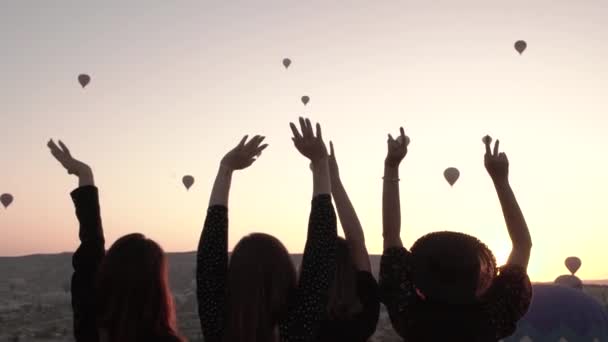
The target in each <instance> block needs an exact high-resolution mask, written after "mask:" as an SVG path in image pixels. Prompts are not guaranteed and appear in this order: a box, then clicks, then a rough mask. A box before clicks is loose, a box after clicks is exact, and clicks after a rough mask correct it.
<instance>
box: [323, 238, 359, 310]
mask: <svg viewBox="0 0 608 342" xmlns="http://www.w3.org/2000/svg"><path fill="white" fill-rule="evenodd" d="M362 309H363V306H362V304H361V301H360V300H359V295H358V293H357V267H356V266H355V263H354V261H353V258H352V253H351V251H350V247H349V246H348V243H347V242H346V240H344V239H343V238H341V237H338V239H337V243H336V273H335V276H334V279H333V282H332V284H331V286H330V288H329V302H328V305H327V314H328V318H329V319H339V320H340V319H347V318H350V317H352V316H353V315H354V314H356V313H359V312H361V310H362Z"/></svg>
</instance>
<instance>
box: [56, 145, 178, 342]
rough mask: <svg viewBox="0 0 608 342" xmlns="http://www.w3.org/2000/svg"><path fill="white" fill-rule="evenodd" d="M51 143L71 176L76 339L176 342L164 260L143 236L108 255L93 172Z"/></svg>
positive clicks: (89, 341)
mask: <svg viewBox="0 0 608 342" xmlns="http://www.w3.org/2000/svg"><path fill="white" fill-rule="evenodd" d="M59 145H60V146H61V148H59V147H58V146H57V145H56V144H55V143H54V142H53V141H52V140H50V141H49V143H48V147H49V148H50V149H51V153H52V154H53V156H54V157H55V158H56V159H57V160H58V161H59V162H60V163H61V165H63V167H65V169H66V170H67V171H68V173H69V174H74V175H76V176H77V177H78V179H79V187H78V188H77V189H76V190H74V191H72V194H71V195H72V200H73V201H74V205H75V207H76V216H77V217H78V221H79V222H80V231H79V234H78V235H79V237H80V246H79V247H78V249H77V250H76V252H75V253H74V255H73V257H72V264H73V266H74V274H73V275H72V285H71V291H72V308H73V310H74V337H75V338H76V341H79V342H80V341H86V342H97V341H99V342H144V341H152V342H179V341H183V339H182V338H181V337H180V336H179V334H178V333H177V329H176V322H175V309H174V306H173V298H172V295H171V292H170V289H169V282H168V276H167V274H168V272H167V271H168V270H167V258H166V256H165V253H164V252H163V250H162V249H161V247H160V246H159V245H158V244H157V243H156V242H154V241H152V240H150V239H147V238H146V237H145V236H143V235H142V234H129V235H125V236H123V237H121V238H120V239H118V240H117V241H116V242H115V243H114V244H113V245H112V247H110V249H109V250H108V252H107V253H106V251H105V240H104V236H103V228H102V225H101V217H100V209H99V197H98V192H97V188H96V187H95V182H94V180H93V171H92V170H91V168H90V167H89V166H88V165H86V164H84V163H82V162H81V161H78V160H76V159H74V158H73V157H72V155H71V154H70V151H69V150H68V148H67V147H66V146H65V145H64V144H63V143H62V142H61V141H59Z"/></svg>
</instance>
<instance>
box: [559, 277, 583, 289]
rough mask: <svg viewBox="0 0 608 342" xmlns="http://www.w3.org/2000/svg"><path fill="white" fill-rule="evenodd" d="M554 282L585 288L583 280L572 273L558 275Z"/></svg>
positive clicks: (574, 287) (575, 287)
mask: <svg viewBox="0 0 608 342" xmlns="http://www.w3.org/2000/svg"><path fill="white" fill-rule="evenodd" d="M554 283H555V284H557V285H561V286H566V287H571V288H573V289H579V290H582V289H583V282H582V281H581V280H580V279H579V278H578V277H577V276H574V275H571V274H564V275H561V276H559V277H557V278H556V279H555V281H554Z"/></svg>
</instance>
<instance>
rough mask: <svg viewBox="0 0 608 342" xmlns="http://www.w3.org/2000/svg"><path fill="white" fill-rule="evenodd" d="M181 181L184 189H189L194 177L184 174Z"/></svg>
mask: <svg viewBox="0 0 608 342" xmlns="http://www.w3.org/2000/svg"><path fill="white" fill-rule="evenodd" d="M182 183H184V186H185V187H186V190H190V187H191V186H192V184H194V177H192V176H190V175H186V176H184V177H183V178H182Z"/></svg>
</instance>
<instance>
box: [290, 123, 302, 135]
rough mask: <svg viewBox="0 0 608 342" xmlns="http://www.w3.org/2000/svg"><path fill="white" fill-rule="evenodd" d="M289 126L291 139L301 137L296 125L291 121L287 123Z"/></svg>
mask: <svg viewBox="0 0 608 342" xmlns="http://www.w3.org/2000/svg"><path fill="white" fill-rule="evenodd" d="M289 127H290V128H291V132H292V133H293V139H302V135H301V134H300V132H299V131H298V127H296V125H295V124H294V123H293V122H290V123H289Z"/></svg>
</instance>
